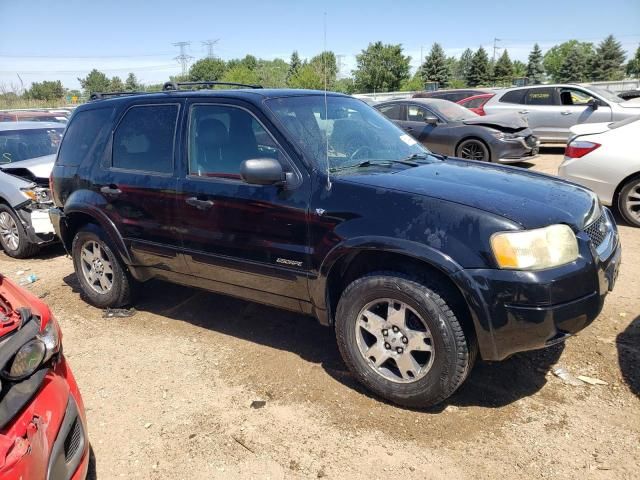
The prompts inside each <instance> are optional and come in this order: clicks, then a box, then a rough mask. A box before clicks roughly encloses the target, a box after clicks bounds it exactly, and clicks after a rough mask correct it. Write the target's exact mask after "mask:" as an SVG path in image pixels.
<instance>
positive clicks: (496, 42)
mask: <svg viewBox="0 0 640 480" xmlns="http://www.w3.org/2000/svg"><path fill="white" fill-rule="evenodd" d="M501 41H502V40H500V39H499V38H494V39H493V58H492V60H491V61H492V62H493V63H495V62H496V52H497V51H498V50H500V49H501V48H502V47H499V46H498V42H501Z"/></svg>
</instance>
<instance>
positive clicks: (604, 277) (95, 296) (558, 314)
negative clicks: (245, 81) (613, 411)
mask: <svg viewBox="0 0 640 480" xmlns="http://www.w3.org/2000/svg"><path fill="white" fill-rule="evenodd" d="M94 98H95V99H94V100H93V101H90V102H89V103H87V104H85V105H82V106H80V107H78V108H77V110H76V112H75V113H74V114H73V116H72V118H71V119H70V122H69V125H68V128H67V130H66V133H65V135H64V138H63V140H62V144H61V147H60V150H59V152H58V156H57V159H56V163H55V166H54V169H53V174H52V179H51V180H52V196H53V201H54V202H55V205H56V207H55V208H53V209H52V210H51V219H52V223H53V225H54V227H55V229H56V232H57V233H58V235H59V236H60V238H61V240H62V242H63V243H64V245H65V247H66V249H67V250H68V251H69V252H70V254H71V255H72V258H73V262H74V267H75V271H76V275H77V276H78V279H79V282H80V285H81V287H82V291H83V293H84V295H85V297H86V299H87V300H88V301H89V302H91V303H92V304H94V305H96V306H99V307H115V306H120V305H124V304H127V303H130V302H131V301H132V294H133V292H134V289H135V287H136V286H139V285H140V284H143V282H145V281H146V280H148V279H151V278H158V279H163V280H167V281H170V282H175V283H179V284H184V285H191V286H194V287H197V288H203V289H207V290H210V291H214V292H219V293H223V294H228V295H233V296H236V297H240V298H243V299H247V300H251V301H256V302H261V303H264V304H268V305H272V306H276V307H280V308H284V309H288V310H293V311H296V312H301V313H304V314H308V315H312V316H315V317H316V318H317V319H318V320H319V321H320V322H322V323H323V324H325V325H329V326H332V327H333V328H334V329H335V333H336V338H337V342H338V346H339V349H340V352H341V354H342V356H343V358H344V360H345V362H346V364H347V366H348V367H349V368H350V369H351V371H352V372H353V374H354V375H355V377H357V378H358V379H359V380H360V381H361V382H362V383H363V384H364V385H366V386H367V387H368V388H369V389H371V390H372V391H374V392H375V393H376V394H378V395H380V396H381V397H384V398H386V399H388V400H391V401H393V402H396V403H398V404H402V405H407V406H427V405H433V404H435V403H438V402H440V401H442V400H443V399H445V398H447V397H448V396H449V395H451V394H452V393H453V392H454V391H455V390H456V388H458V387H459V386H460V384H461V383H462V382H463V381H464V380H465V378H466V376H467V375H468V373H469V371H470V370H471V368H472V365H473V362H474V359H475V358H476V356H477V354H479V355H480V357H481V358H483V359H485V360H501V359H504V358H506V357H508V356H510V355H512V354H513V353H515V352H520V351H524V350H531V349H537V348H542V347H545V346H547V345H551V344H553V343H556V342H560V341H562V340H564V339H566V338H567V337H568V336H570V335H572V334H574V333H576V332H578V331H579V330H581V329H583V328H584V327H585V326H587V325H588V324H589V323H590V322H592V321H593V320H594V319H595V318H596V316H597V315H598V314H599V312H600V310H601V308H602V305H603V302H604V298H605V296H606V294H607V292H608V291H610V290H611V289H612V288H613V286H614V282H615V280H616V275H617V272H618V266H619V262H620V252H621V249H620V244H619V239H618V233H617V228H616V225H615V223H614V220H613V218H612V216H611V213H610V212H609V210H607V209H606V208H604V207H601V205H600V204H599V202H598V200H597V198H596V197H595V195H593V194H592V193H591V192H590V191H589V190H586V189H584V188H583V187H580V186H578V185H575V184H572V183H567V182H565V181H563V180H560V179H557V178H554V177H550V176H546V175H541V174H537V173H532V172H526V171H522V170H519V169H516V168H511V167H505V166H499V165H489V164H479V163H477V162H470V161H464V160H460V159H455V158H446V157H443V156H439V155H435V154H432V153H431V152H429V151H428V150H427V149H425V148H424V147H423V146H421V145H420V144H418V143H417V142H416V141H415V140H413V139H412V138H411V137H410V136H408V135H407V134H405V132H403V131H402V130H400V129H399V128H398V127H396V126H395V125H394V124H393V123H392V122H390V121H389V120H387V119H386V118H385V117H384V116H382V115H381V114H380V113H378V112H377V111H376V110H375V109H373V108H371V107H369V106H368V105H366V104H365V103H364V102H362V101H360V100H357V99H355V98H352V97H349V96H345V95H341V94H333V93H329V94H325V93H324V92H316V91H307V90H268V89H259V88H253V89H251V88H242V89H228V90H220V89H214V90H212V89H201V90H197V91H192V90H184V89H183V86H181V85H178V84H172V83H169V84H167V85H166V86H165V91H163V92H157V93H150V94H134V95H112V96H109V95H96V96H95V97H94Z"/></svg>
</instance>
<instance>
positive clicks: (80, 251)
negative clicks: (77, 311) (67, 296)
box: [71, 224, 133, 308]
mask: <svg viewBox="0 0 640 480" xmlns="http://www.w3.org/2000/svg"><path fill="white" fill-rule="evenodd" d="M71 253H72V256H73V266H74V268H75V271H76V276H77V277H78V280H79V282H80V286H81V287H82V291H83V293H84V294H85V295H86V297H87V298H88V300H89V302H90V303H92V304H93V305H95V306H96V307H100V308H107V307H121V306H123V305H126V304H128V303H129V302H130V301H131V296H132V295H131V286H132V282H133V279H132V278H131V277H130V276H129V273H128V272H127V271H126V268H125V266H124V264H123V263H122V261H121V260H120V257H118V255H116V254H115V253H114V251H113V249H112V248H111V246H110V242H109V239H108V238H107V235H106V234H105V232H104V230H102V229H101V228H100V227H98V226H97V225H94V224H88V225H85V226H84V227H82V228H81V229H80V230H79V231H78V233H76V236H75V238H74V239H73V245H72V247H71Z"/></svg>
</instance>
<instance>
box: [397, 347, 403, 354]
mask: <svg viewBox="0 0 640 480" xmlns="http://www.w3.org/2000/svg"><path fill="white" fill-rule="evenodd" d="M403 351H404V350H403V349H402V347H398V348H396V352H398V353H402V352H403Z"/></svg>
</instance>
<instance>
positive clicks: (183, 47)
mask: <svg viewBox="0 0 640 480" xmlns="http://www.w3.org/2000/svg"><path fill="white" fill-rule="evenodd" d="M172 45H173V46H174V47H179V48H180V55H178V56H177V57H175V58H174V60H177V61H178V63H180V65H182V75H183V76H184V75H186V74H187V69H188V68H189V62H190V61H191V60H193V57H192V56H191V55H187V47H188V46H189V45H191V42H176V43H172Z"/></svg>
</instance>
